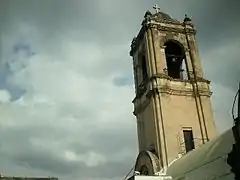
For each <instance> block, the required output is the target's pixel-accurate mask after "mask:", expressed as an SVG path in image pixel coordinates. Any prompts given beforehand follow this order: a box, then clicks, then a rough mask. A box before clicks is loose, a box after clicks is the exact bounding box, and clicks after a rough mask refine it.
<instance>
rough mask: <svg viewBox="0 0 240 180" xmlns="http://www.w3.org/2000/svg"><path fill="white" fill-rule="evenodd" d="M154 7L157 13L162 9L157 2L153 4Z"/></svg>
mask: <svg viewBox="0 0 240 180" xmlns="http://www.w3.org/2000/svg"><path fill="white" fill-rule="evenodd" d="M153 9H155V10H156V13H159V11H160V7H159V6H158V5H157V4H155V5H154V6H153Z"/></svg>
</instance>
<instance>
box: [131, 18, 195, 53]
mask: <svg viewBox="0 0 240 180" xmlns="http://www.w3.org/2000/svg"><path fill="white" fill-rule="evenodd" d="M160 23H165V24H173V25H180V26H181V27H182V28H179V27H168V26H162V25H161V24H160ZM148 29H157V30H158V31H161V32H174V33H181V34H194V35H195V34H196V33H197V31H196V30H195V29H194V28H185V25H184V23H181V22H174V21H173V22H171V21H167V20H157V21H156V20H155V21H152V20H151V19H145V20H143V22H142V27H141V29H140V31H139V33H138V35H137V37H134V38H133V40H132V43H131V50H130V56H133V55H134V52H136V50H137V49H138V47H139V44H140V43H141V41H142V39H143V37H144V33H145V32H146V31H147V30H148Z"/></svg>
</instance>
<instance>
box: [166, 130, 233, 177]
mask: <svg viewBox="0 0 240 180" xmlns="http://www.w3.org/2000/svg"><path fill="white" fill-rule="evenodd" d="M234 142H235V141H234V137H233V133H232V129H229V130H228V131H226V132H225V133H223V134H222V135H220V136H219V137H217V138H216V139H215V140H212V141H210V142H208V143H206V144H204V145H202V146H201V147H199V148H197V149H195V150H193V151H191V152H189V153H187V154H186V155H184V156H183V157H182V158H180V159H178V160H176V161H175V162H174V163H173V164H172V165H170V166H169V167H168V169H167V174H168V175H170V176H172V178H173V180H175V179H179V178H180V179H181V178H183V179H185V178H186V179H195V180H201V179H205V178H207V177H211V178H213V179H214V177H215V178H216V177H222V176H226V179H228V178H229V179H234V178H233V174H231V173H230V169H231V167H230V166H229V165H228V164H227V162H226V159H227V156H228V153H230V152H231V150H232V145H233V144H234ZM217 179H218V178H217Z"/></svg>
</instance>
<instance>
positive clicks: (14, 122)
mask: <svg viewBox="0 0 240 180" xmlns="http://www.w3.org/2000/svg"><path fill="white" fill-rule="evenodd" d="M156 3H157V4H158V5H159V6H160V7H161V11H163V12H165V13H168V14H169V15H171V16H172V17H173V18H176V19H179V20H183V18H184V14H185V13H187V14H188V15H189V16H190V17H191V18H192V20H193V22H194V24H195V26H196V28H197V31H198V32H197V42H198V46H199V51H200V55H201V59H202V64H203V68H204V75H205V77H206V78H207V79H209V80H211V81H212V85H211V86H212V90H213V92H214V93H213V97H212V102H213V109H214V115H215V119H216V124H217V127H218V129H219V131H220V132H222V131H224V130H226V129H227V128H229V127H230V126H231V125H232V119H231V114H230V109H231V105H232V101H233V96H234V94H235V92H236V91H237V86H238V81H239V77H240V65H239V64H240V60H239V45H240V44H239V42H240V37H239V31H240V25H239V23H238V21H239V15H240V14H239V11H238V7H239V6H240V4H239V2H238V1H237V0H228V1H224V0H211V1H207V0H202V1H192V0H177V1H176V0H168V1H165V0H148V1H143V0H140V1H139V0H138V1H137V0H131V1H128V0H121V1H120V0H114V1H113V0H98V1H96V0H95V1H94V0H88V1H82V0H68V1H65V0H51V1H47V0H42V1H40V0H19V1H16V0H15V1H14V0H1V1H0V22H1V27H0V42H1V43H0V114H1V118H0V157H1V163H0V171H1V172H2V173H4V174H5V175H19V176H21V175H24V176H25V175H26V176H31V175H34V176H57V177H59V178H60V179H63V180H67V179H68V180H70V179H80V180H81V179H84V180H88V179H91V180H94V179H97V180H107V179H122V178H123V177H124V176H125V174H126V173H127V172H128V171H129V170H130V168H131V167H132V166H133V164H134V161H135V158H136V156H137V132H136V120H135V117H134V116H133V115H132V111H133V106H132V104H131V100H132V99H133V97H134V89H133V77H132V59H131V57H130V56H129V50H130V43H131V41H132V38H133V37H134V36H135V35H136V34H137V33H138V30H139V29H140V25H141V22H142V20H143V16H144V14H145V12H146V11H147V10H149V9H150V10H152V6H153V5H154V4H156Z"/></svg>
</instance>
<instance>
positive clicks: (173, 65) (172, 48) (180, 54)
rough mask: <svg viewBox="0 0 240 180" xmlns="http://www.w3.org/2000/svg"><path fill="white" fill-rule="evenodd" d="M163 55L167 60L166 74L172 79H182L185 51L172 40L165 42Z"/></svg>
mask: <svg viewBox="0 0 240 180" xmlns="http://www.w3.org/2000/svg"><path fill="white" fill-rule="evenodd" d="M164 45H165V47H166V48H165V55H166V60H167V71H168V76H170V77H172V78H174V79H183V69H182V68H183V67H182V66H183V63H185V61H184V58H185V53H184V49H183V47H182V46H181V45H180V44H179V43H177V42H174V41H168V42H166V43H165V44H164Z"/></svg>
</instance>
